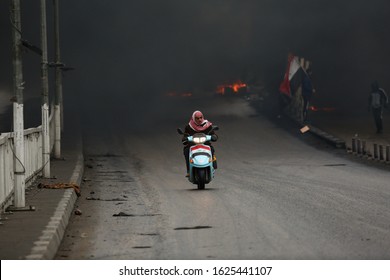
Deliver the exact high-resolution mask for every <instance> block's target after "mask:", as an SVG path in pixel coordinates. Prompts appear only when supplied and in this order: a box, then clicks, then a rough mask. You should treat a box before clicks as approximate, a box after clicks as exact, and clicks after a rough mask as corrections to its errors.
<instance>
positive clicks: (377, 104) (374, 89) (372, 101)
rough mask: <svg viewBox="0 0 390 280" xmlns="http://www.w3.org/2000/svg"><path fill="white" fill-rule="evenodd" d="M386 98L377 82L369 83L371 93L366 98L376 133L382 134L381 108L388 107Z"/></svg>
mask: <svg viewBox="0 0 390 280" xmlns="http://www.w3.org/2000/svg"><path fill="white" fill-rule="evenodd" d="M388 102H389V100H388V97H387V94H386V92H385V91H384V89H382V88H380V87H379V84H378V82H377V81H374V82H372V83H371V93H370V95H369V98H368V111H371V112H372V115H373V117H374V121H375V126H376V133H382V132H383V118H382V113H383V108H387V106H388Z"/></svg>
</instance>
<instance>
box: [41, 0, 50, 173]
mask: <svg viewBox="0 0 390 280" xmlns="http://www.w3.org/2000/svg"><path fill="white" fill-rule="evenodd" d="M41 48H42V60H41V78H42V107H41V110H42V153H43V157H42V160H43V177H45V178H48V177H50V134H49V79H48V61H47V28H46V0H41Z"/></svg>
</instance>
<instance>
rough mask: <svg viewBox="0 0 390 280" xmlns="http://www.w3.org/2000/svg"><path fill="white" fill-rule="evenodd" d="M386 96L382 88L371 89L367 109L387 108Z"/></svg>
mask: <svg viewBox="0 0 390 280" xmlns="http://www.w3.org/2000/svg"><path fill="white" fill-rule="evenodd" d="M387 104H388V98H387V94H386V92H385V91H384V90H383V89H382V88H377V89H376V90H373V91H372V92H371V94H370V96H369V98H368V106H369V107H368V108H369V109H379V108H383V107H385V108H387Z"/></svg>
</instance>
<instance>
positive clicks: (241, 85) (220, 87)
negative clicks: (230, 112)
mask: <svg viewBox="0 0 390 280" xmlns="http://www.w3.org/2000/svg"><path fill="white" fill-rule="evenodd" d="M246 86H247V85H246V84H245V83H242V82H241V81H237V82H236V83H233V84H223V85H218V86H217V90H216V92H217V93H218V94H222V95H224V94H225V88H231V89H233V92H234V93H238V90H239V89H240V88H244V87H246Z"/></svg>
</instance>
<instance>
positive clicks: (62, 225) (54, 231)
mask: <svg viewBox="0 0 390 280" xmlns="http://www.w3.org/2000/svg"><path fill="white" fill-rule="evenodd" d="M83 174H84V157H83V154H82V153H81V154H80V155H79V156H78V159H77V162H76V166H75V168H74V170H73V173H72V177H71V178H70V183H75V184H77V185H78V186H80V184H81V180H82V176H83ZM76 200H77V195H76V192H75V191H74V190H73V189H66V190H64V194H63V197H62V199H61V201H60V203H59V204H58V207H57V209H56V211H55V212H54V214H53V216H52V217H51V218H50V221H49V223H48V224H47V226H46V227H45V229H44V230H43V231H42V235H41V236H40V237H39V239H38V240H37V241H35V242H34V247H33V248H32V249H31V253H30V254H29V255H28V256H26V257H25V259H28V260H48V259H53V258H54V256H55V254H56V253H57V250H58V248H59V246H60V244H61V242H62V238H63V237H64V234H65V230H66V227H67V225H68V222H69V218H70V216H71V214H72V211H73V208H74V205H75V202H76Z"/></svg>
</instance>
